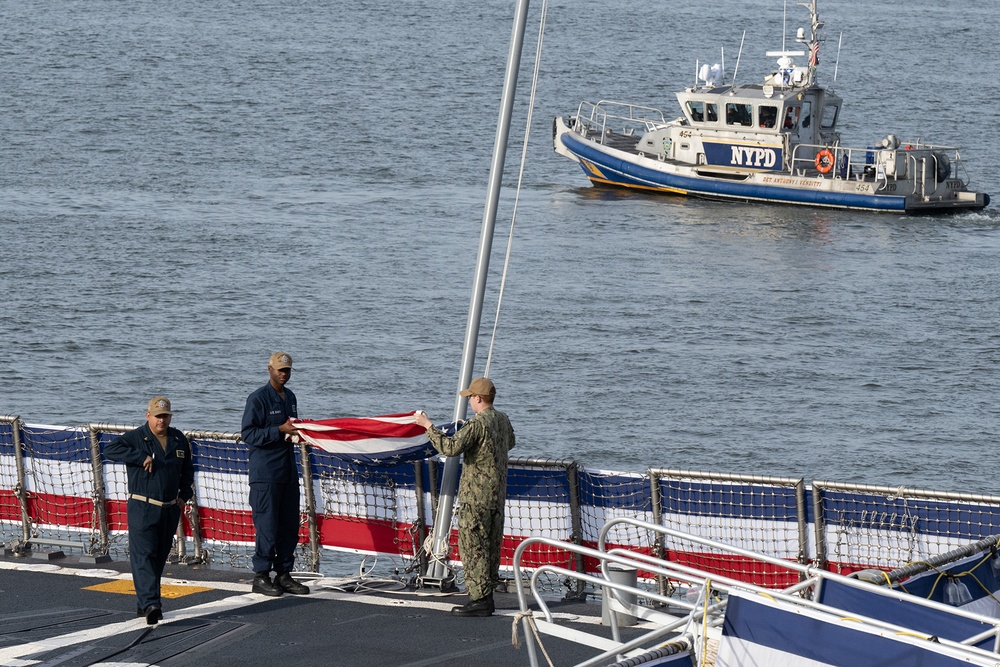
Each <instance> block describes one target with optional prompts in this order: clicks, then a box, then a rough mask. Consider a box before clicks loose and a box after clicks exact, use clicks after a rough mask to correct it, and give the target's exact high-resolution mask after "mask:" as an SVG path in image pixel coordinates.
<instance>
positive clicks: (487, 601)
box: [451, 595, 495, 616]
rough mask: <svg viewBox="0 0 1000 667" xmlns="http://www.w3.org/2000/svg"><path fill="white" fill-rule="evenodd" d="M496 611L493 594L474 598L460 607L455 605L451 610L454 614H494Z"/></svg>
mask: <svg viewBox="0 0 1000 667" xmlns="http://www.w3.org/2000/svg"><path fill="white" fill-rule="evenodd" d="M494 611H495V609H494V607H493V596H492V595H489V596H487V597H482V598H479V599H478V600H472V601H470V602H469V603H468V604H463V605H462V606H460V607H453V608H452V610H451V615H452V616H492V615H493V612H494Z"/></svg>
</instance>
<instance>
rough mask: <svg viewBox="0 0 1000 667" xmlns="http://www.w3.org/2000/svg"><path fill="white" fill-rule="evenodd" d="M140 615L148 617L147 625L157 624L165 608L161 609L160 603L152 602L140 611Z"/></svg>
mask: <svg viewBox="0 0 1000 667" xmlns="http://www.w3.org/2000/svg"><path fill="white" fill-rule="evenodd" d="M138 615H139V616H145V617H146V625H156V624H157V623H159V622H160V619H161V618H163V610H162V609H160V607H159V605H155V604H151V605H149V606H148V607H146V608H145V609H143V610H142V611H140V612H138Z"/></svg>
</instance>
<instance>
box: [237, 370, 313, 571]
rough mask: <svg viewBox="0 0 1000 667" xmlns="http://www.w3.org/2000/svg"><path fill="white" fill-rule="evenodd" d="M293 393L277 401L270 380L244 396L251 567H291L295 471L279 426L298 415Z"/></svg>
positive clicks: (296, 493) (296, 502) (295, 536)
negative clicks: (252, 548)
mask: <svg viewBox="0 0 1000 667" xmlns="http://www.w3.org/2000/svg"><path fill="white" fill-rule="evenodd" d="M298 416H299V415H298V411H297V408H296V404H295V394H294V393H292V391H291V390H290V389H288V388H287V387H286V388H285V400H281V397H280V396H279V395H278V392H277V391H275V389H274V387H272V386H271V383H270V382H269V383H267V384H266V385H264V386H263V387H261V388H260V389H258V390H257V391H255V392H253V393H252V394H250V396H248V397H247V405H246V409H245V410H244V411H243V425H242V428H241V434H242V437H243V442H245V443H246V444H247V445H248V446H249V447H250V509H251V510H252V511H253V525H254V528H255V529H256V533H257V536H256V550H255V551H254V555H253V571H254V572H255V573H257V574H263V573H269V572H270V571H271V570H274V571H275V572H276V573H278V574H283V573H285V572H291V571H292V569H293V567H294V565H295V546H296V545H297V544H298V542H299V472H298V469H297V468H296V467H295V445H294V444H293V443H291V442H286V441H285V434H284V433H281V432H280V431H278V427H279V426H280V425H281V424H284V423H285V422H286V421H288V419H289V417H291V418H293V419H297V418H298Z"/></svg>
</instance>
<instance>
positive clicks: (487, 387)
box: [458, 378, 497, 398]
mask: <svg viewBox="0 0 1000 667" xmlns="http://www.w3.org/2000/svg"><path fill="white" fill-rule="evenodd" d="M458 395H459V396H485V397H487V398H493V397H494V396H496V395H497V388H496V387H494V386H493V383H492V382H491V381H490V380H489V379H488V378H476V379H475V380H473V381H472V382H470V383H469V388H468V389H463V390H462V391H460V392H458Z"/></svg>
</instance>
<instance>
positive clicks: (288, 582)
mask: <svg viewBox="0 0 1000 667" xmlns="http://www.w3.org/2000/svg"><path fill="white" fill-rule="evenodd" d="M274 585H275V586H277V587H278V588H281V589H282V590H284V591H285V592H286V593H290V594H292V595H309V587H308V586H305V585H303V584H300V583H299V582H297V581H295V580H294V579H292V575H290V574H288V573H287V572H282V573H281V574H279V575H278V576H276V577H275V578H274Z"/></svg>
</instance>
